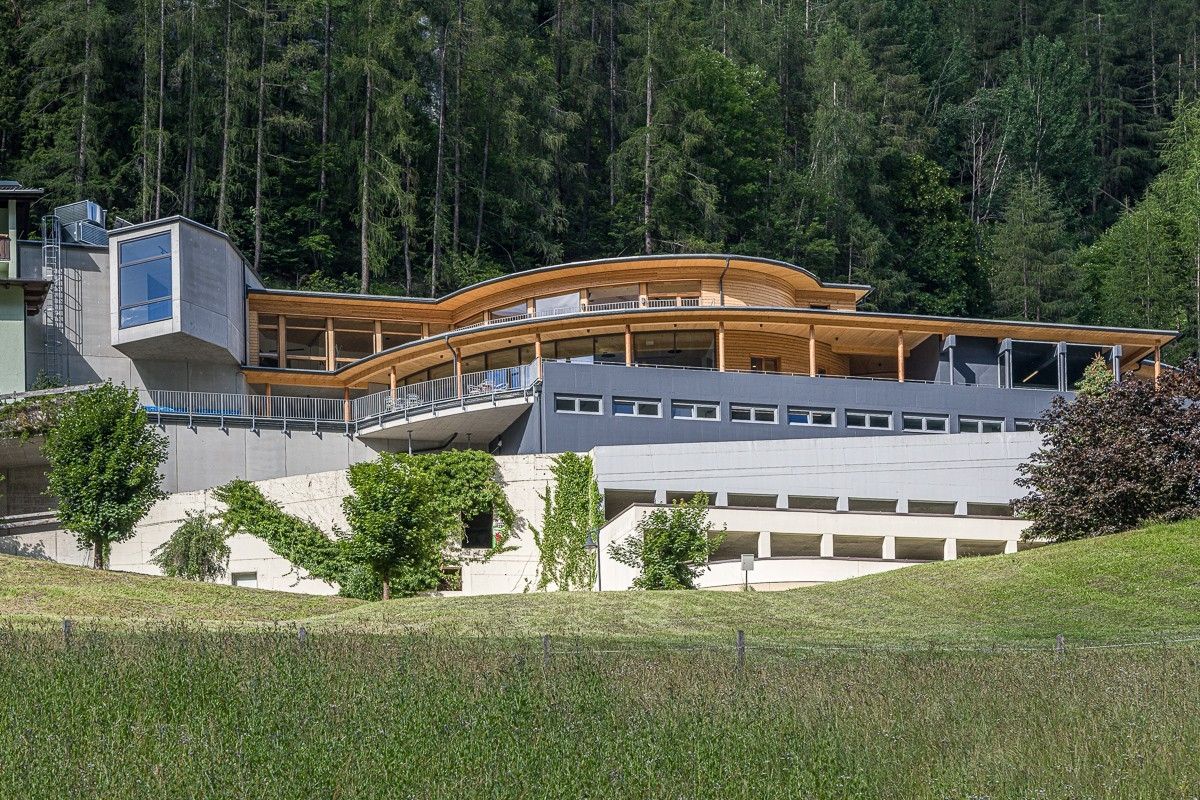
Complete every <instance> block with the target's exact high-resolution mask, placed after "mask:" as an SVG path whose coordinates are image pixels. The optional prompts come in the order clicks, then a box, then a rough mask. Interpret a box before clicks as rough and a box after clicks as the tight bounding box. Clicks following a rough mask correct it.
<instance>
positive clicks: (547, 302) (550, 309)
mask: <svg viewBox="0 0 1200 800" xmlns="http://www.w3.org/2000/svg"><path fill="white" fill-rule="evenodd" d="M533 313H534V314H536V315H537V316H539V317H556V316H559V315H560V314H577V313H579V292H571V293H570V294H557V295H554V296H552V297H539V298H538V299H536V300H534V301H533Z"/></svg>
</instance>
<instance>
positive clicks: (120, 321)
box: [117, 230, 175, 330]
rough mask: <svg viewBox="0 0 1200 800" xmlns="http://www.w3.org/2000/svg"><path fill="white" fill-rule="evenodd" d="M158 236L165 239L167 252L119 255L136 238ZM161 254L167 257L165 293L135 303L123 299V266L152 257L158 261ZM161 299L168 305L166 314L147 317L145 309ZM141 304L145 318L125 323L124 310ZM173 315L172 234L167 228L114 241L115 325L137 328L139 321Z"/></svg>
mask: <svg viewBox="0 0 1200 800" xmlns="http://www.w3.org/2000/svg"><path fill="white" fill-rule="evenodd" d="M160 237H165V238H166V240H167V252H166V253H156V254H154V255H149V256H144V257H142V258H135V259H133V260H132V261H125V260H124V258H123V257H122V253H123V252H124V249H125V247H126V246H127V245H131V244H134V243H136V242H146V241H149V240H151V239H157V238H160ZM164 258H165V259H166V261H167V276H168V281H167V294H166V296H165V297H155V298H153V299H147V300H144V301H142V302H138V303H126V302H125V280H124V279H125V270H126V269H127V268H129V267H136V266H139V265H141V264H149V263H150V262H152V261H160V260H162V259H164ZM162 303H166V304H167V309H168V310H167V315H166V316H164V317H155V318H153V319H151V318H150V317H149V309H150V308H151V307H152V306H156V305H160V304H162ZM142 308H144V309H147V318H146V319H145V320H144V321H142V322H129V323H126V322H125V320H124V316H125V312H126V311H128V310H132V309H142ZM174 316H175V237H174V236H173V235H172V232H171V231H170V230H165V231H159V232H157V233H150V234H146V235H145V236H138V237H136V238H133V239H126V240H125V241H123V242H119V243H118V244H117V328H118V329H119V330H127V329H130V328H140V327H141V326H143V325H152V324H154V323H156V322H165V321H167V320H170V319H172V318H173V317H174Z"/></svg>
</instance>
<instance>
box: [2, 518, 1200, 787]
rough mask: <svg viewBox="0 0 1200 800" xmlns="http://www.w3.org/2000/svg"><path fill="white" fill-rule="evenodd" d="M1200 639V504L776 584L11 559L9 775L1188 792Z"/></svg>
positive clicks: (5, 666)
mask: <svg viewBox="0 0 1200 800" xmlns="http://www.w3.org/2000/svg"><path fill="white" fill-rule="evenodd" d="M67 617H69V618H71V619H72V620H74V621H75V624H74V627H73V630H72V632H71V633H70V635H69V636H64V632H63V627H62V620H63V619H64V618H67ZM300 626H303V627H304V629H305V635H304V637H303V638H302V637H301V636H300V635H299V629H300ZM738 629H741V630H745V631H746V632H747V641H748V650H747V652H746V654H745V661H744V665H743V666H742V667H740V668H739V665H738V659H737V656H736V653H735V650H734V642H735V636H734V634H735V631H736V630H738ZM1059 633H1062V634H1064V635H1065V637H1066V643H1067V647H1066V652H1065V653H1061V654H1059V653H1056V652H1055V648H1054V643H1055V636H1056V635H1057V634H1059ZM543 634H549V635H550V640H549V642H550V654H549V657H546V655H545V653H544V651H543V641H542V638H541V637H542V635H543ZM1198 640H1200V523H1197V522H1190V523H1182V524H1178V525H1171V526H1160V527H1153V528H1147V529H1145V530H1142V531H1133V532H1130V533H1128V534H1121V535H1117V536H1111V537H1105V538H1103V539H1098V540H1093V541H1086V542H1077V543H1072V544H1065V545H1054V546H1050V547H1045V548H1040V549H1036V550H1031V551H1027V552H1022V553H1018V554H1016V555H1010V556H993V557H988V558H974V559H964V560H962V561H957V562H944V563H935V564H927V565H920V566H915V567H908V568H905V569H903V570H898V571H895V572H891V573H886V574H881V575H875V576H870V577H866V578H861V579H857V580H851V581H844V582H841V583H836V584H828V585H824V586H816V587H808V588H804V589H797V590H792V591H788V592H777V593H768V592H761V593H760V592H751V593H740V592H736V593H729V592H661V593H651V592H628V593H605V594H601V595H597V594H594V593H570V594H553V593H552V594H530V595H516V596H505V597H479V598H466V597H464V598H404V599H398V600H393V601H389V602H386V603H361V602H358V601H351V600H343V599H340V598H321V597H303V596H296V595H287V594H283V593H277V592H266V591H257V590H245V589H236V588H233V587H227V586H215V585H199V584H189V583H185V582H180V581H173V580H169V579H164V578H153V577H147V576H139V575H128V574H119V573H97V572H94V571H91V570H83V569H78V568H71V567H64V566H60V565H56V564H46V563H40V562H35V561H29V560H21V559H12V558H0V799H3V800H7V798H10V797H11V798H22V799H24V798H105V799H106V800H108V799H110V798H111V799H112V800H117V799H119V798H376V797H378V798H476V797H481V798H610V797H611V798H681V799H683V798H775V797H778V798H812V799H813V800H834V799H836V798H863V799H868V798H880V799H883V798H887V799H888V800H892V799H894V798H918V799H923V798H929V799H930V800H934V799H942V798H955V799H957V798H961V800H1000V798H1020V799H1022V800H1024V799H1025V798H1029V800H1034V799H1036V800H1056V799H1057V798H1069V799H1071V800H1085V799H1087V798H1113V800H1124V798H1146V799H1147V800H1159V799H1160V798H1181V799H1183V798H1193V799H1194V798H1200V757H1198V755H1197V754H1198V753H1200V641H1198Z"/></svg>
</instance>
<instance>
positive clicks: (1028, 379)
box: [1011, 342, 1058, 389]
mask: <svg viewBox="0 0 1200 800" xmlns="http://www.w3.org/2000/svg"><path fill="white" fill-rule="evenodd" d="M1011 358H1012V386H1013V387H1014V388H1023V389H1057V388H1058V345H1056V344H1054V343H1053V342H1013V343H1012V355H1011Z"/></svg>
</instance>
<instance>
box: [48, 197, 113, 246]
mask: <svg viewBox="0 0 1200 800" xmlns="http://www.w3.org/2000/svg"><path fill="white" fill-rule="evenodd" d="M54 216H55V217H56V218H57V219H58V225H59V228H60V229H61V230H62V240H63V241H64V242H76V243H78V244H90V245H97V246H100V247H104V246H106V245H107V244H108V231H107V230H105V227H104V219H105V211H104V209H103V208H101V207H100V204H99V203H96V202H94V201H92V200H80V201H78V202H76V203H68V204H67V205H65V206H59V207H58V208H56V209H54Z"/></svg>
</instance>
